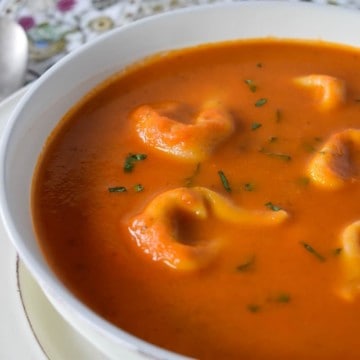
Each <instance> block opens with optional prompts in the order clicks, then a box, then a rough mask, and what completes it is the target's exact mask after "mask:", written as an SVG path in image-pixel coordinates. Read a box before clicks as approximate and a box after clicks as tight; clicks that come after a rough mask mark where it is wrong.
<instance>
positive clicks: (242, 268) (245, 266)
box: [236, 256, 255, 272]
mask: <svg viewBox="0 0 360 360" xmlns="http://www.w3.org/2000/svg"><path fill="white" fill-rule="evenodd" d="M254 265H255V256H252V257H251V258H250V259H248V260H247V261H245V262H243V263H242V264H240V265H238V266H237V267H236V271H238V272H247V271H251V270H253V269H254Z"/></svg>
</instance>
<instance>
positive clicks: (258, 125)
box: [251, 122, 262, 131]
mask: <svg viewBox="0 0 360 360" xmlns="http://www.w3.org/2000/svg"><path fill="white" fill-rule="evenodd" d="M261 126H262V124H261V123H258V122H253V123H252V124H251V130H253V131H254V130H257V129H259V128H261Z"/></svg>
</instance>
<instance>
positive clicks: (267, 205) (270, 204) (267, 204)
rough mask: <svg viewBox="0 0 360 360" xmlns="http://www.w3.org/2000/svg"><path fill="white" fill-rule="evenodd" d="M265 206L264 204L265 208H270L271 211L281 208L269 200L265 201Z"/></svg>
mask: <svg viewBox="0 0 360 360" xmlns="http://www.w3.org/2000/svg"><path fill="white" fill-rule="evenodd" d="M265 206H266V207H267V208H269V209H270V210H272V211H280V210H282V207H281V206H279V205H275V204H273V203H272V202H271V201H269V202H267V203H266V204H265Z"/></svg>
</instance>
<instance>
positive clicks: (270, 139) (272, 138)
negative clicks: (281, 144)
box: [269, 136, 278, 143]
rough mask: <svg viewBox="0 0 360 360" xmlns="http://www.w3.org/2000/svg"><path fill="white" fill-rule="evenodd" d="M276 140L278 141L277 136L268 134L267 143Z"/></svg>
mask: <svg viewBox="0 0 360 360" xmlns="http://www.w3.org/2000/svg"><path fill="white" fill-rule="evenodd" d="M277 141H278V138H277V136H270V137H269V143H274V142H277Z"/></svg>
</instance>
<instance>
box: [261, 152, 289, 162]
mask: <svg viewBox="0 0 360 360" xmlns="http://www.w3.org/2000/svg"><path fill="white" fill-rule="evenodd" d="M261 152H262V153H263V154H265V155H267V156H270V157H273V158H278V159H280V160H284V161H290V160H291V159H292V157H291V155H288V154H283V153H276V152H264V151H261Z"/></svg>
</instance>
